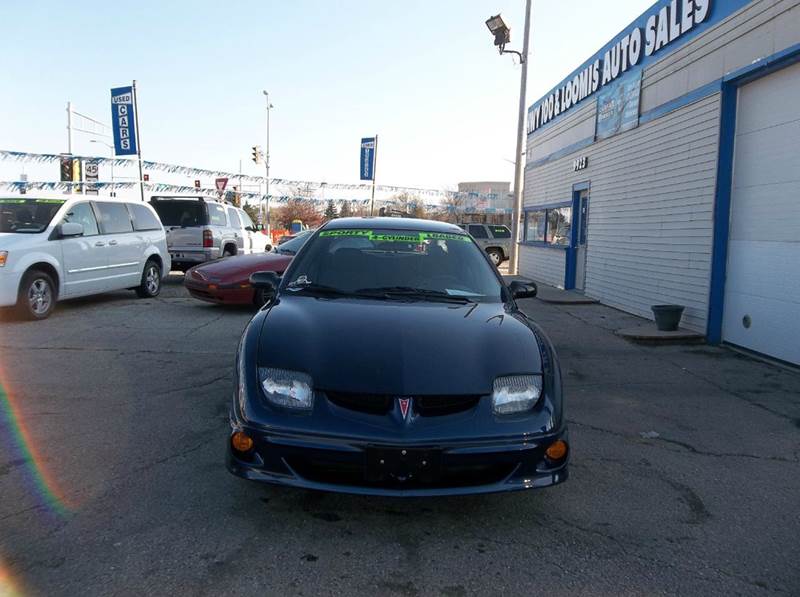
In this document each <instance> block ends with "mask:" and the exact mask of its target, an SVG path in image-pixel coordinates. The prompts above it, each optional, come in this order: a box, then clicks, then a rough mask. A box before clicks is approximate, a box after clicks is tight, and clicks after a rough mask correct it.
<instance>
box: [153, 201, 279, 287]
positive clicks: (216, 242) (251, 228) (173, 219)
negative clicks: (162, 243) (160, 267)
mask: <svg viewBox="0 0 800 597" xmlns="http://www.w3.org/2000/svg"><path fill="white" fill-rule="evenodd" d="M150 204H151V205H152V206H153V208H154V209H155V210H156V213H158V215H159V217H160V218H161V222H162V223H163V224H164V228H165V230H166V232H167V246H168V247H169V252H170V255H171V257H172V264H173V265H172V267H173V268H175V269H176V270H179V271H186V270H187V269H189V268H190V267H192V266H193V265H197V264H198V263H205V262H206V261H211V260H212V259H218V258H220V257H231V256H233V255H249V254H251V253H263V252H264V251H268V250H270V249H271V248H272V246H271V244H270V243H269V239H268V238H267V236H266V235H265V234H262V232H261V227H260V226H258V225H256V224H254V223H253V221H252V220H251V219H250V216H248V215H247V212H245V211H244V210H243V209H239V208H238V207H235V206H233V205H230V204H229V203H224V202H221V201H216V200H214V199H209V198H204V197H178V196H175V197H167V196H153V197H152V198H151V199H150Z"/></svg>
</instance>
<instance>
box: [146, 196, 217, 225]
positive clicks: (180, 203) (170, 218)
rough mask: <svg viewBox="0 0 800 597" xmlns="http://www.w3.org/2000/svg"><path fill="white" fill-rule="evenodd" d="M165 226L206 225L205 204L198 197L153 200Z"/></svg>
mask: <svg viewBox="0 0 800 597" xmlns="http://www.w3.org/2000/svg"><path fill="white" fill-rule="evenodd" d="M150 205H152V206H153V208H154V209H155V210H156V213H157V214H158V217H159V218H161V223H162V224H164V226H181V227H183V228H186V227H191V226H205V225H206V224H208V217H207V216H206V210H205V204H204V203H203V202H202V201H198V200H196V199H170V200H164V199H161V200H156V201H151V202H150Z"/></svg>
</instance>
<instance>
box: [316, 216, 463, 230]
mask: <svg viewBox="0 0 800 597" xmlns="http://www.w3.org/2000/svg"><path fill="white" fill-rule="evenodd" d="M323 228H324V229H325V230H342V229H346V228H350V229H352V228H355V229H361V228H379V229H382V230H421V231H423V232H455V233H459V234H463V233H464V231H463V230H461V228H459V227H458V226H456V225H455V224H450V223H448V222H437V221H435V220H418V219H415V218H374V217H373V218H336V219H335V220H331V221H330V222H328V223H327V224H325V225H324V226H323Z"/></svg>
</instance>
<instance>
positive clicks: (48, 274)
mask: <svg viewBox="0 0 800 597" xmlns="http://www.w3.org/2000/svg"><path fill="white" fill-rule="evenodd" d="M170 265H171V263H170V257H169V252H168V251H167V240H166V235H165V233H164V227H163V226H162V225H161V221H160V220H159V219H158V216H157V215H156V213H155V211H153V208H152V207H150V206H149V205H148V204H146V203H141V202H135V201H122V200H119V199H107V198H99V197H98V198H96V199H90V198H88V197H83V196H77V197H76V196H69V197H64V198H54V199H42V198H38V199H37V198H27V197H6V198H3V197H0V307H7V306H13V305H16V307H17V310H18V311H19V313H20V314H21V315H22V316H24V317H26V318H29V319H44V318H46V317H48V316H49V315H50V313H52V311H53V308H54V306H55V303H56V301H57V300H61V299H68V298H75V297H79V296H86V295H90V294H98V293H101V292H108V291H111V290H121V289H125V288H127V289H131V290H135V291H136V293H137V294H138V295H139V296H140V297H145V298H146V297H154V296H156V295H158V293H159V292H160V291H161V281H162V279H163V278H164V276H166V275H167V274H168V273H169V271H170Z"/></svg>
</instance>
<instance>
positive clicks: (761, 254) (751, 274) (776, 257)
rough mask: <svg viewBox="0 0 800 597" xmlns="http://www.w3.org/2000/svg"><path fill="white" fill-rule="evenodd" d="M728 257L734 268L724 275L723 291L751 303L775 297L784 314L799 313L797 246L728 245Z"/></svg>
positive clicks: (799, 260) (799, 247)
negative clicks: (735, 294) (749, 299)
mask: <svg viewBox="0 0 800 597" xmlns="http://www.w3.org/2000/svg"><path fill="white" fill-rule="evenodd" d="M728 256H729V258H730V261H731V263H732V264H735V265H736V267H734V268H731V269H730V271H729V272H728V277H727V280H726V281H725V287H726V290H728V291H729V292H732V293H737V294H741V295H743V296H750V297H753V298H754V299H761V298H775V297H778V301H779V302H781V303H784V304H785V306H786V308H785V309H784V310H783V312H784V313H786V312H788V311H790V310H791V309H792V308H793V309H795V310H797V309H800V243H777V242H763V241H732V242H730V243H729V245H728ZM795 312H796V313H800V311H795ZM798 342H800V338H799V339H798Z"/></svg>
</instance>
